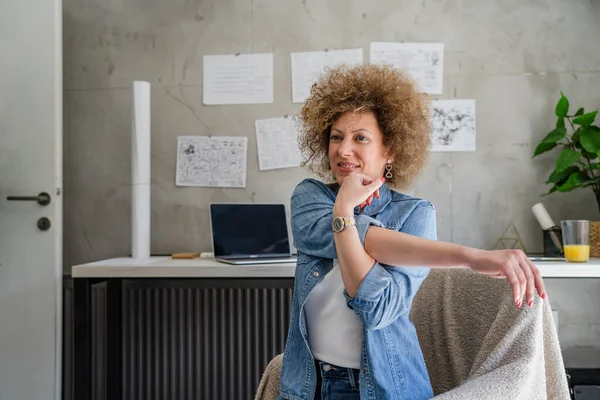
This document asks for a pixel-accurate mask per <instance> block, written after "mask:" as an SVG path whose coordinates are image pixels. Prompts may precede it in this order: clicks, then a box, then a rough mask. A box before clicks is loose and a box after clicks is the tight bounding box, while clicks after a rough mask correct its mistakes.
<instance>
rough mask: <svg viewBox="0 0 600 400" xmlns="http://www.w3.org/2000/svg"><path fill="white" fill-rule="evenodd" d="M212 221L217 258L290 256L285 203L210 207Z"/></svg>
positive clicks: (217, 205) (215, 205)
mask: <svg viewBox="0 0 600 400" xmlns="http://www.w3.org/2000/svg"><path fill="white" fill-rule="evenodd" d="M210 222H211V228H212V240H213V252H214V255H215V258H248V257H285V256H289V255H290V243H289V238H288V231H287V222H286V217H285V207H284V205H283V204H211V205H210Z"/></svg>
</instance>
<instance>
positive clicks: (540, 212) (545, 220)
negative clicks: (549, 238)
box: [531, 203, 556, 230]
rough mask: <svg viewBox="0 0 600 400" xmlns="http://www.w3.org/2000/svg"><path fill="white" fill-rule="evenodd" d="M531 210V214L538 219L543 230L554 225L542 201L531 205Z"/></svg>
mask: <svg viewBox="0 0 600 400" xmlns="http://www.w3.org/2000/svg"><path fill="white" fill-rule="evenodd" d="M531 211H533V215H535V218H536V219H537V220H538V223H539V224H540V226H541V227H542V229H543V230H547V229H550V228H552V227H553V226H556V224H555V223H554V221H553V220H552V218H551V217H550V214H548V211H546V207H544V205H543V204H542V203H537V204H536V205H534V206H533V207H531Z"/></svg>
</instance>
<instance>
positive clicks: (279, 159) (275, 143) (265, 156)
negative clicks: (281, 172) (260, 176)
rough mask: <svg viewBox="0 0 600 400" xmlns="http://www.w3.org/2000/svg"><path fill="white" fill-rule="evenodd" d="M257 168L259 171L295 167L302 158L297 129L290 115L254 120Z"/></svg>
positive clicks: (298, 165)
mask: <svg viewBox="0 0 600 400" xmlns="http://www.w3.org/2000/svg"><path fill="white" fill-rule="evenodd" d="M254 125H255V129H256V145H257V148H258V168H259V169H260V170H261V171H265V170H270V169H280V168H297V167H300V163H301V162H302V161H303V160H304V159H303V157H302V153H301V152H300V148H299V147H298V135H299V132H298V129H297V127H296V121H294V118H292V117H280V118H270V119H261V120H256V121H255V123H254Z"/></svg>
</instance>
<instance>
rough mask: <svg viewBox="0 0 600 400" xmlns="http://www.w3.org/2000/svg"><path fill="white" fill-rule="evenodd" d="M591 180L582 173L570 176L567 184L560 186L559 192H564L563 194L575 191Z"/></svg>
mask: <svg viewBox="0 0 600 400" xmlns="http://www.w3.org/2000/svg"><path fill="white" fill-rule="evenodd" d="M589 180H590V178H589V177H588V176H587V175H586V174H584V173H581V172H575V173H572V174H571V175H570V176H569V179H567V181H566V182H565V183H563V184H562V185H560V186H558V191H559V192H562V193H564V192H570V191H571V190H573V189H575V188H578V187H580V186H583V185H584V184H585V183H586V182H587V181H589Z"/></svg>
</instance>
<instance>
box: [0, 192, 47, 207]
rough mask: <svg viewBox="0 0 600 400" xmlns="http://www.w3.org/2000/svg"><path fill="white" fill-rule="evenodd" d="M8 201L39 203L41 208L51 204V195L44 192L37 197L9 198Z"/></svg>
mask: <svg viewBox="0 0 600 400" xmlns="http://www.w3.org/2000/svg"><path fill="white" fill-rule="evenodd" d="M6 200H9V201H37V202H38V204H39V205H41V206H47V205H48V204H50V195H49V194H48V193H46V192H42V193H40V194H38V195H37V196H8V197H7V198H6Z"/></svg>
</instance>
